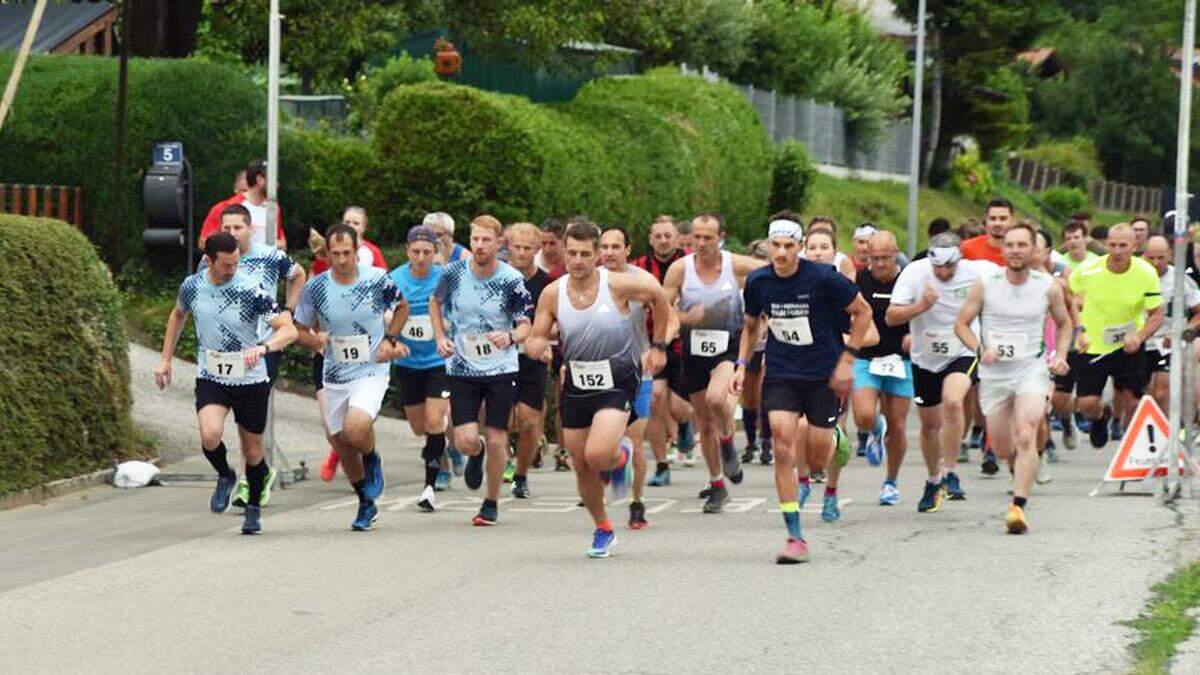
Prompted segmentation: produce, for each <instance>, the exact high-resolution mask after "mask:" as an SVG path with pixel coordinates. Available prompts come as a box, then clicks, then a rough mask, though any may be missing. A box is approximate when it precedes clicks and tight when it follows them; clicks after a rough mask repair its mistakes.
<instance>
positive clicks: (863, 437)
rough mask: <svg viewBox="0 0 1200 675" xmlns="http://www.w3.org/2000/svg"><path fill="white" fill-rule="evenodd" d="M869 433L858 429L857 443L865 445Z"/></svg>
mask: <svg viewBox="0 0 1200 675" xmlns="http://www.w3.org/2000/svg"><path fill="white" fill-rule="evenodd" d="M870 435H871V434H869V433H867V432H865V431H859V432H858V444H859V445H866V444H867V438H868V437H870Z"/></svg>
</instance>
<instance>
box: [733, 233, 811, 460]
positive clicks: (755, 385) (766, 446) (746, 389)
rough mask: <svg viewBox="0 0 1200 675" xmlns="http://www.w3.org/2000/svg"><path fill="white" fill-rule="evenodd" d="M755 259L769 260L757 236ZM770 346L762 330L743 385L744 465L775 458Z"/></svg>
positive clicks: (752, 249) (752, 252) (763, 242)
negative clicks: (767, 384) (766, 370)
mask: <svg viewBox="0 0 1200 675" xmlns="http://www.w3.org/2000/svg"><path fill="white" fill-rule="evenodd" d="M783 213H786V214H789V215H790V216H791V217H790V218H788V220H791V221H793V222H796V223H798V222H800V217H799V216H798V215H796V214H794V213H792V212H791V211H785V212H783ZM747 248H748V250H749V253H750V256H751V257H752V258H755V259H756V260H768V261H769V260H770V253H769V251H768V248H767V240H766V239H755V240H754V241H752V242H750V246H749V247H747ZM766 349H767V334H766V333H763V334H762V337H760V338H759V339H758V344H756V345H754V354H753V355H752V356H751V357H750V360H749V361H747V362H746V381H745V382H744V383H743V384H742V399H741V403H742V428H744V429H745V431H746V449H745V450H744V451H743V452H742V464H749V463H751V462H753V461H754V456H755V454H757V455H758V461H759V462H760V463H762V465H763V466H770V465H771V464H772V463H773V462H774V461H775V454H774V452H773V450H772V443H773V442H772V440H771V425H770V424H767V413H766V411H765V410H763V409H762V376H763V362H764V361H765V360H766V359H765V352H766ZM760 432H761V433H762V446H761V449H760V447H759V444H758V440H759V433H760Z"/></svg>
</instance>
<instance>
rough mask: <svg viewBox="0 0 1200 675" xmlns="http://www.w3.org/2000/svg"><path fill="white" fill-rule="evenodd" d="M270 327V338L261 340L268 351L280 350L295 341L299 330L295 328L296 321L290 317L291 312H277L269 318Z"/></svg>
mask: <svg viewBox="0 0 1200 675" xmlns="http://www.w3.org/2000/svg"><path fill="white" fill-rule="evenodd" d="M271 329H272V330H273V331H274V335H272V336H271V339H270V340H267V341H265V342H263V344H264V345H266V347H267V351H269V352H281V351H283V350H284V349H286V348H287V346H288V345H290V344H292V343H293V342H295V341H296V338H297V337H299V335H300V331H299V330H297V329H296V323H295V321H294V320H293V318H292V313H291V312H279V313H278V314H276V315H275V318H273V319H271Z"/></svg>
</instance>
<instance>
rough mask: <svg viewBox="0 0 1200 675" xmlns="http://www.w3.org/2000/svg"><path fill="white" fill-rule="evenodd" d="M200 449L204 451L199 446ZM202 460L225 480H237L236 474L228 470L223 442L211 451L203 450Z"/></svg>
mask: <svg viewBox="0 0 1200 675" xmlns="http://www.w3.org/2000/svg"><path fill="white" fill-rule="evenodd" d="M200 449H201V450H204V447H203V446H201V447H200ZM204 459H207V460H208V463H209V464H212V468H214V469H216V470H217V475H219V476H224V477H226V478H237V472H235V471H234V470H233V469H231V468H229V461H228V460H227V459H225V442H224V441H222V442H221V444H220V445H218V446H217V447H216V448H213V449H212V450H204Z"/></svg>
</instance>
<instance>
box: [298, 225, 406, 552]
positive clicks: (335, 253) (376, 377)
mask: <svg viewBox="0 0 1200 675" xmlns="http://www.w3.org/2000/svg"><path fill="white" fill-rule="evenodd" d="M325 239H326V248H327V251H328V255H329V263H330V265H332V267H331V268H330V269H329V271H328V272H322V273H321V274H318V275H317V276H315V277H313V278H312V279H311V280H309V282H308V283H307V284H305V285H304V293H302V294H301V296H300V305H299V307H297V308H296V323H297V324H298V326H299V327H300V344H301V345H303V346H305V347H308V348H309V349H312V350H314V351H319V352H321V353H322V354H323V356H324V361H325V365H324V369H323V372H322V381H323V383H324V387H323V391H324V392H325V398H326V410H325V426H326V429H327V430H328V432H329V434H330V436H331V437H332V440H333V447H334V449H335V450H337V453H338V456H339V457H340V458H341V463H342V470H343V471H345V472H346V478H347V479H348V480H349V481H350V485H351V487H353V488H354V493H355V494H356V495H358V514H357V515H356V516H355V518H354V522H353V523H352V524H351V528H352V529H354V530H356V531H360V532H361V531H366V530H370V529H371V526H372V525H373V524H374V522H375V520H376V518H378V517H379V509H378V508H377V507H376V506H375V500H377V499H379V497H380V495H382V494H383V488H384V476H383V463H382V461H381V459H380V457H379V453H378V452H376V451H375V430H374V426H375V418H376V416H378V415H379V408H380V407H381V406H382V405H383V397H384V395H385V394H387V389H388V380H389V377H388V362H389V361H391V360H392V359H395V358H403V357H405V356H408V347H407V346H405V345H404V343H402V342H400V341H399V339H398V336H399V334H400V330H401V329H402V328H403V327H404V324H405V321H406V319H407V318H408V305H407V303H406V302H405V301H404V297H403V296H401V295H400V293H399V291H398V290H397V289H396V284H395V283H393V282H392V279H391V277H389V276H388V274H387V272H385V271H383V270H381V269H379V268H378V267H371V266H369V265H360V264H359V263H358V233H357V232H355V230H354V228H352V227H350V226H349V225H334V226H333V227H331V228H329V233H328V234H327V235H326V237H325ZM388 312H391V313H392V317H391V319H390V321H388V320H387V318H386V315H387V313H388ZM385 321H387V324H386V330H385Z"/></svg>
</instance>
